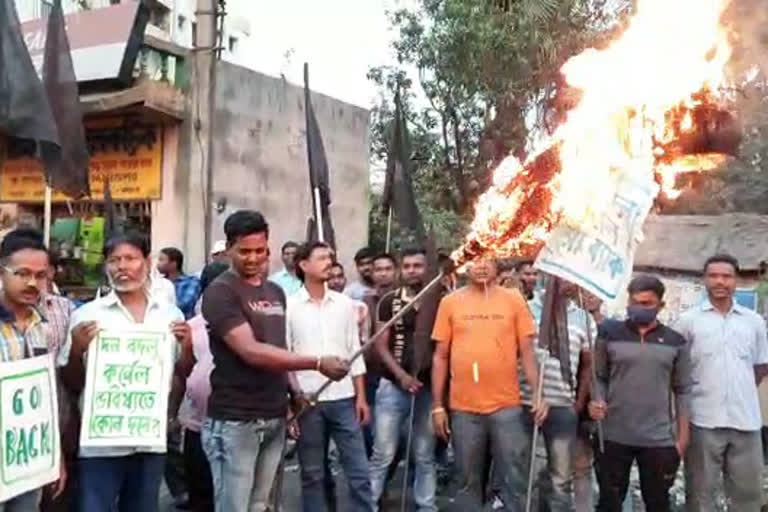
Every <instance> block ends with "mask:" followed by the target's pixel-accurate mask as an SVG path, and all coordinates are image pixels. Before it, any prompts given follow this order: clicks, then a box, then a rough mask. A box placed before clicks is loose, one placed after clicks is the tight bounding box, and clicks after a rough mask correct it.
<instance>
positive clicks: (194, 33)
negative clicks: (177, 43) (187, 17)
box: [192, 21, 197, 47]
mask: <svg viewBox="0 0 768 512" xmlns="http://www.w3.org/2000/svg"><path fill="white" fill-rule="evenodd" d="M192 46H193V47H195V46H197V23H196V22H194V21H193V22H192Z"/></svg>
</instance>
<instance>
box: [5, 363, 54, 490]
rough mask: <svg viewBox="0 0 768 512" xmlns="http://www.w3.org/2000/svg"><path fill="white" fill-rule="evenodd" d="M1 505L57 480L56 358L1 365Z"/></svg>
mask: <svg viewBox="0 0 768 512" xmlns="http://www.w3.org/2000/svg"><path fill="white" fill-rule="evenodd" d="M0 436H2V437H0V451H2V455H1V458H0V503H2V502H4V501H7V500H9V499H11V498H13V497H15V496H18V495H19V494H23V493H25V492H28V491H31V490H33V489H37V488H39V487H42V486H43V485H45V484H47V483H50V482H53V481H55V480H58V478H59V464H60V463H61V445H60V438H59V404H58V399H57V396H56V371H55V369H54V365H53V357H52V356H51V355H50V354H49V355H43V356H38V357H33V358H28V359H21V360H19V361H12V362H6V363H0Z"/></svg>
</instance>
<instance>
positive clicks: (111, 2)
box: [109, 0, 120, 5]
mask: <svg viewBox="0 0 768 512" xmlns="http://www.w3.org/2000/svg"><path fill="white" fill-rule="evenodd" d="M119 3H120V0H109V5H118V4H119Z"/></svg>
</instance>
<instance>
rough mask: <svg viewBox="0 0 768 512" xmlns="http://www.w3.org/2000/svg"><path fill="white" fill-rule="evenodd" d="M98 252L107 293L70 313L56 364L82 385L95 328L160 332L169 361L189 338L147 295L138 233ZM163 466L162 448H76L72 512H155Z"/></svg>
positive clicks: (160, 301) (161, 303)
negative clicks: (75, 505)
mask: <svg viewBox="0 0 768 512" xmlns="http://www.w3.org/2000/svg"><path fill="white" fill-rule="evenodd" d="M104 253H105V254H104V255H105V261H106V271H107V276H108V278H109V281H110V285H111V288H112V291H111V292H110V293H109V294H108V295H106V296H104V297H101V298H98V299H96V300H94V301H92V302H89V303H88V304H86V305H84V306H83V307H81V308H80V309H78V310H76V311H75V312H74V314H73V315H72V321H71V325H72V326H73V327H72V328H71V330H70V335H69V336H68V338H67V342H66V344H65V345H64V347H63V348H62V349H61V352H60V353H59V360H58V363H59V365H60V366H63V367H64V368H63V371H64V372H66V374H67V378H68V379H69V381H70V382H76V381H79V382H85V368H86V364H85V361H86V357H87V353H88V348H89V345H90V344H91V342H92V341H93V340H94V339H95V338H96V335H97V334H98V332H99V330H100V329H111V330H116V329H124V330H126V331H129V330H136V329H143V330H147V329H151V330H156V331H161V332H166V333H167V335H166V337H165V339H164V342H163V343H164V346H163V349H164V350H168V351H169V352H170V353H171V355H173V357H174V359H175V357H176V356H177V355H178V354H179V352H180V350H179V346H178V344H177V342H178V343H183V344H187V343H189V340H190V332H189V326H188V325H187V324H186V323H185V322H184V315H183V314H182V313H181V311H180V310H179V309H178V308H177V307H176V306H173V305H171V304H169V303H168V301H167V300H165V299H164V298H160V297H158V296H156V295H155V294H153V293H151V287H150V286H149V283H148V280H149V274H150V269H151V268H152V267H151V264H150V260H149V244H148V243H147V241H146V239H145V238H144V237H143V236H142V235H140V234H126V235H122V236H118V237H116V238H113V239H111V240H109V241H108V242H107V244H106V245H105V248H104ZM150 371H152V370H150ZM172 377H173V375H169V378H172ZM173 415H174V416H175V411H174V412H173ZM164 466H165V447H163V448H160V449H158V448H153V447H140V446H135V447H111V446H103V447H81V448H80V460H79V478H78V481H79V486H78V487H79V500H78V501H79V505H78V507H79V508H78V510H79V511H80V512H93V511H97V510H98V511H108V510H112V507H113V505H114V504H115V503H117V504H118V509H119V510H120V511H121V512H127V511H134V510H137V511H141V512H157V510H158V492H159V490H160V481H161V479H162V476H163V469H164Z"/></svg>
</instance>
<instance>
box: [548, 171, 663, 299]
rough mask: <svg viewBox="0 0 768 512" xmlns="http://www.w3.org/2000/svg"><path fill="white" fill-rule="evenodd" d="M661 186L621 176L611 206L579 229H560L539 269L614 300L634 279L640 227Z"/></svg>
mask: <svg viewBox="0 0 768 512" xmlns="http://www.w3.org/2000/svg"><path fill="white" fill-rule="evenodd" d="M658 191H659V187H658V185H656V183H654V182H644V183H641V182H638V181H636V180H632V179H631V178H630V177H629V176H626V175H625V176H623V177H622V178H621V179H620V181H619V183H618V184H617V186H616V187H615V193H614V196H613V199H612V200H611V202H610V205H609V206H608V208H607V209H606V210H605V213H604V214H603V215H601V216H599V217H598V218H595V219H592V220H588V221H585V222H582V223H581V224H579V225H578V226H573V225H566V224H562V225H559V226H557V227H556V228H555V229H554V230H553V231H552V234H551V236H550V238H549V240H548V241H547V244H546V245H545V246H544V248H543V249H542V250H541V252H540V253H539V257H538V258H537V260H536V264H535V266H536V268H538V269H540V270H542V271H544V272H547V273H549V274H554V275H556V276H558V277H562V278H563V279H565V280H567V281H570V282H572V283H574V284H577V285H579V286H581V287H582V288H584V289H585V290H588V291H590V292H592V293H593V294H595V295H597V296H598V297H600V298H601V299H603V300H606V301H611V300H613V299H615V298H616V297H617V296H618V295H619V294H620V292H621V290H622V288H623V287H624V286H626V284H627V283H628V281H629V278H630V276H631V275H632V263H633V261H634V253H635V249H636V248H637V245H638V243H639V242H640V241H641V240H642V227H643V223H644V222H645V218H646V217H647V216H648V212H649V210H650V208H651V206H652V205H653V200H654V198H655V197H656V195H657V194H658Z"/></svg>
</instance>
